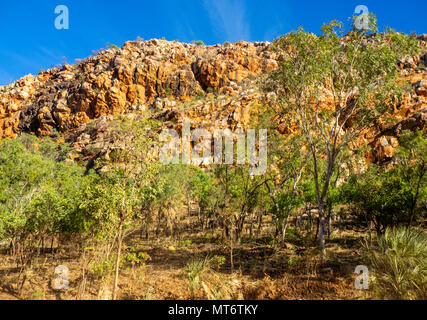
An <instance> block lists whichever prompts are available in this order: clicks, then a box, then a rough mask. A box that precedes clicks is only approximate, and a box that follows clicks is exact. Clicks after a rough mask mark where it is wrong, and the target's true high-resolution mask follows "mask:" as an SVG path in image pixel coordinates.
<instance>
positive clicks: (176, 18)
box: [0, 0, 427, 85]
mask: <svg viewBox="0 0 427 320" xmlns="http://www.w3.org/2000/svg"><path fill="white" fill-rule="evenodd" d="M360 4H363V5H366V6H367V7H368V8H369V11H370V12H374V13H375V14H376V15H377V18H378V23H379V26H380V27H384V26H386V25H390V26H392V27H393V28H394V29H396V30H397V31H402V32H406V33H409V32H411V31H416V32H417V33H418V34H421V33H427V23H426V21H427V18H426V16H427V14H426V13H427V1H425V0H424V1H394V0H390V1H365V0H363V1H362V0H358V1H351V0H350V1H347V0H341V1H301V0H300V1H286V0H174V1H171V0H157V1H152V0H149V1H147V0H120V1H111V0H103V1H101V0H72V1H70V0H68V1H67V0H32V1H29V0H15V1H1V3H0V30H1V41H0V85H4V84H7V83H10V82H11V81H15V80H17V79H18V78H20V77H22V76H24V75H26V74H28V73H32V74H37V73H38V72H39V71H40V70H41V69H49V68H51V67H53V66H55V65H57V64H60V63H62V61H63V60H64V59H63V57H66V60H67V61H68V63H74V62H75V59H80V58H85V57H87V56H88V55H91V54H92V51H93V50H98V49H100V48H105V47H106V44H107V43H112V44H116V45H118V46H121V45H122V44H123V43H124V42H125V41H127V40H135V39H136V38H137V36H140V37H141V38H143V39H145V40H147V39H152V38H162V37H165V38H166V39H167V40H179V41H183V42H191V40H203V41H204V42H205V44H216V43H223V42H225V41H231V42H234V41H237V40H246V41H264V40H268V41H272V40H274V39H275V38H277V37H278V36H279V35H281V34H285V33H287V32H289V31H291V30H294V29H297V28H298V26H303V27H304V29H305V30H308V31H311V32H315V33H318V32H319V29H320V27H321V25H322V24H323V23H326V22H329V21H330V20H332V19H333V18H337V19H339V20H341V21H343V22H346V21H347V19H348V17H350V16H351V15H352V14H353V13H354V9H355V7H356V6H357V5H360ZM58 5H66V6H67V7H68V8H69V19H70V26H69V29H68V30H57V29H56V28H55V25H54V21H55V19H56V17H57V16H58V15H56V14H55V12H54V10H55V8H56V6H58Z"/></svg>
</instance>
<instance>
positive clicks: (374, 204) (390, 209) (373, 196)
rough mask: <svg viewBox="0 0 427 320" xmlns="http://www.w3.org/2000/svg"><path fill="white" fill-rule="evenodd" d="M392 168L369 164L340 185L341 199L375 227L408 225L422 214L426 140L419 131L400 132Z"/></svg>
mask: <svg viewBox="0 0 427 320" xmlns="http://www.w3.org/2000/svg"><path fill="white" fill-rule="evenodd" d="M400 139H401V146H400V147H399V148H398V152H397V153H396V155H395V158H396V161H395V163H394V164H393V166H392V167H388V166H387V165H376V164H372V165H370V167H369V168H368V170H366V171H365V172H364V173H361V174H357V175H356V174H354V175H353V176H352V177H351V178H350V179H349V181H348V183H347V184H345V185H344V186H342V195H343V196H342V198H343V199H344V200H345V201H347V202H348V203H351V204H353V205H354V206H355V208H356V209H357V210H358V212H360V214H361V215H362V216H363V217H365V219H366V220H368V221H373V222H374V224H375V227H376V230H377V231H378V232H379V233H383V232H384V231H385V229H386V228H387V227H389V226H390V227H392V226H398V225H401V224H406V225H409V224H410V222H416V220H417V219H418V218H420V217H421V216H422V214H424V215H425V212H426V210H425V201H426V199H427V187H426V182H427V177H426V172H427V166H426V159H427V158H426V150H427V148H426V140H425V136H424V135H423V134H422V133H421V132H403V133H402V135H401V138H400Z"/></svg>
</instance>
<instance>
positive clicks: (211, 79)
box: [0, 37, 427, 161]
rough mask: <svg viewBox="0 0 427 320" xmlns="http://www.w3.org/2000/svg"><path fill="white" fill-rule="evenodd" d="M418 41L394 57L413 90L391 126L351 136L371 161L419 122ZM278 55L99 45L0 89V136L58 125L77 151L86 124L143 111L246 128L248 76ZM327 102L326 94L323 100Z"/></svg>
mask: <svg viewBox="0 0 427 320" xmlns="http://www.w3.org/2000/svg"><path fill="white" fill-rule="evenodd" d="M420 42H421V44H422V46H423V54H422V55H421V56H419V57H414V58H413V59H409V60H405V61H401V63H400V67H401V76H402V80H403V81H402V85H403V84H405V83H406V84H408V83H409V84H410V85H412V91H411V92H409V93H408V94H406V95H405V96H404V98H403V100H402V101H401V102H400V103H399V104H398V105H396V106H395V112H394V114H393V117H394V118H395V119H396V120H397V124H396V125H394V126H392V127H387V125H386V124H384V125H381V124H379V127H377V128H373V129H371V130H369V131H368V132H365V133H364V134H363V135H362V136H361V137H360V139H359V140H358V142H357V143H358V144H370V145H371V146H372V147H373V152H372V154H371V156H370V157H371V160H372V161H381V160H384V159H387V158H390V157H391V156H392V153H393V148H394V147H395V146H396V145H397V144H398V142H397V139H396V136H398V134H399V132H400V131H401V130H403V129H414V128H417V127H418V128H423V127H424V124H425V121H426V117H427V71H426V69H425V68H424V69H422V68H418V67H417V66H418V65H419V64H424V65H426V64H427V54H426V53H425V52H426V42H425V37H424V38H422V37H420ZM279 58H280V56H279V55H278V54H277V53H274V52H272V51H271V50H270V46H269V43H247V42H237V43H235V44H230V45H228V46H221V45H216V46H197V45H192V44H184V43H179V42H176V41H174V42H168V41H165V40H156V39H154V40H150V41H145V42H127V43H125V45H124V46H123V47H122V48H121V49H118V48H116V49H114V48H111V49H108V50H104V51H102V52H100V53H99V54H98V55H96V56H93V57H90V58H87V59H85V60H83V61H80V62H79V63H77V64H76V65H73V66H71V65H65V66H63V67H62V68H54V69H51V70H48V71H46V72H41V73H40V74H39V75H37V76H32V75H28V76H25V77H23V78H21V79H20V80H18V81H16V82H15V83H13V84H11V85H8V86H4V87H0V138H5V137H14V136H16V135H17V134H19V133H21V132H30V133H35V134H37V135H51V134H52V133H53V132H54V130H57V131H60V132H63V133H68V134H70V135H71V136H72V137H73V141H72V143H74V147H75V148H77V149H78V151H81V150H83V149H84V148H85V146H87V145H88V144H89V143H93V142H94V141H96V140H97V139H99V137H98V136H97V135H95V136H93V135H92V136H91V135H88V132H87V130H86V124H87V123H89V122H91V121H94V123H95V127H97V126H98V125H99V126H101V127H102V126H105V125H108V121H110V120H111V117H110V116H112V115H118V114H128V113H130V114H138V113H144V112H147V110H148V109H151V110H154V111H156V112H157V113H158V118H160V119H161V120H162V121H163V123H164V125H165V126H169V125H170V124H172V123H175V124H176V120H178V119H182V118H187V119H190V120H191V121H192V124H193V125H194V126H208V127H209V126H210V127H213V126H215V127H218V126H220V127H230V128H231V129H234V128H235V127H236V126H238V125H242V126H246V125H247V124H248V123H249V119H250V118H251V115H252V114H253V113H255V112H257V110H256V109H257V108H256V106H257V105H258V104H259V103H261V99H262V94H261V93H260V92H259V90H258V87H257V85H256V81H255V80H256V78H257V77H258V76H260V75H263V74H266V73H268V72H269V71H271V70H274V69H275V68H276V67H277V61H278V60H279ZM213 92H215V95H214V94H213ZM202 96H203V99H202V98H199V97H202ZM267 96H268V95H267ZM330 101H331V100H329V98H328V97H325V103H330ZM278 122H279V123H278V128H279V130H281V129H282V127H281V126H280V119H279V120H278ZM101 131H102V130H101Z"/></svg>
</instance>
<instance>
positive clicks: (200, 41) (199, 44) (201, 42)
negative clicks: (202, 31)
mask: <svg viewBox="0 0 427 320" xmlns="http://www.w3.org/2000/svg"><path fill="white" fill-rule="evenodd" d="M191 42H192V43H193V44H195V45H196V46H204V45H205V43H204V42H203V41H202V40H193V41H191Z"/></svg>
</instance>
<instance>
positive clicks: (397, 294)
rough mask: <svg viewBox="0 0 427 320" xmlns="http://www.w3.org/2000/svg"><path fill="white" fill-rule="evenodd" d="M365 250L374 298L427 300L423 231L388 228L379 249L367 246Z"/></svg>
mask: <svg viewBox="0 0 427 320" xmlns="http://www.w3.org/2000/svg"><path fill="white" fill-rule="evenodd" d="M365 249H366V250H367V256H368V259H369V262H370V272H371V281H372V294H373V297H374V298H379V299H405V300H406V299H410V300H419V299H423V300H425V299H426V298H427V236H426V235H425V234H424V233H423V232H420V231H415V230H411V229H406V228H405V229H403V228H401V229H387V230H386V232H385V234H384V235H383V236H381V237H379V238H378V241H377V245H376V246H371V245H369V244H365Z"/></svg>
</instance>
